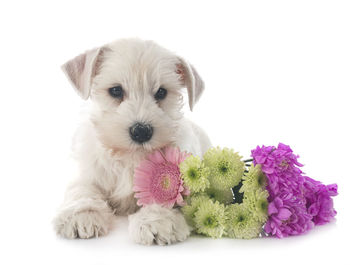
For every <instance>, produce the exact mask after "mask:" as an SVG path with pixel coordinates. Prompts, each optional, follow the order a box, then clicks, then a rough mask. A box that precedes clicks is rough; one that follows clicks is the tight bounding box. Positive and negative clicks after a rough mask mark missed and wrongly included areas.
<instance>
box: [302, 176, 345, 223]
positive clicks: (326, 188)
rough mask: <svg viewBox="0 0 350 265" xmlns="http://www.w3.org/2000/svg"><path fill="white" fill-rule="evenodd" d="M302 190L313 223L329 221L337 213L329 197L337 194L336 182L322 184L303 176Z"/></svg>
mask: <svg viewBox="0 0 350 265" xmlns="http://www.w3.org/2000/svg"><path fill="white" fill-rule="evenodd" d="M304 191H305V198H306V207H307V210H308V213H309V214H310V215H312V217H313V218H312V221H313V222H314V223H315V225H323V224H326V223H329V222H330V221H331V220H332V219H333V217H334V216H335V215H336V214H337V212H336V211H335V210H334V208H333V199H332V198H331V197H332V196H336V195H338V186H337V184H331V185H324V184H322V183H321V182H319V181H316V180H314V179H312V178H309V177H305V182H304Z"/></svg>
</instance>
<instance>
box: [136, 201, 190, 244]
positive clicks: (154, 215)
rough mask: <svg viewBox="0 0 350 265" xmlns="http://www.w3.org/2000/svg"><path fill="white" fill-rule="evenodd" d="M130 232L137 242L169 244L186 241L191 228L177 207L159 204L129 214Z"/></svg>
mask: <svg viewBox="0 0 350 265" xmlns="http://www.w3.org/2000/svg"><path fill="white" fill-rule="evenodd" d="M129 232H130V234H131V236H132V238H133V240H134V241H135V242H136V243H139V244H144V245H151V244H154V243H155V244H158V245H167V244H171V243H175V242H179V241H184V240H185V239H186V238H187V237H188V236H189V235H190V229H189V227H188V225H187V223H186V221H185V219H184V217H183V215H182V214H181V212H180V211H179V210H177V209H167V208H164V207H161V206H159V205H150V206H146V207H143V208H141V209H140V210H139V211H138V212H137V213H135V214H133V215H130V216H129Z"/></svg>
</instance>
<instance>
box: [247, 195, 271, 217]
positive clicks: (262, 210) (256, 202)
mask: <svg viewBox="0 0 350 265" xmlns="http://www.w3.org/2000/svg"><path fill="white" fill-rule="evenodd" d="M267 197H269V193H268V192H267V190H264V191H262V190H261V189H258V190H256V191H251V192H245V193H244V204H245V205H246V206H247V207H248V209H249V210H250V211H251V213H252V217H253V218H254V219H255V220H256V221H258V222H262V223H265V222H266V220H267V217H268V213H267V210H268V209H267V208H268V206H269V202H268V200H267Z"/></svg>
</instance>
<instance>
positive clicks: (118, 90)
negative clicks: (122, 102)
mask: <svg viewBox="0 0 350 265" xmlns="http://www.w3.org/2000/svg"><path fill="white" fill-rule="evenodd" d="M108 92H109V94H110V95H111V96H112V97H114V98H119V99H122V98H123V96H124V92H123V88H122V87H121V86H115V87H111V88H110V89H109V90H108Z"/></svg>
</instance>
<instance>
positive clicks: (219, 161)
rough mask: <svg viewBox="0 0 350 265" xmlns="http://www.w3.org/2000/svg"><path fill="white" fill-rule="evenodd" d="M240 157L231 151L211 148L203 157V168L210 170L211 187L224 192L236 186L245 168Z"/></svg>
mask: <svg viewBox="0 0 350 265" xmlns="http://www.w3.org/2000/svg"><path fill="white" fill-rule="evenodd" d="M241 158H242V157H241V156H239V155H238V153H235V152H234V151H233V150H232V149H228V148H224V149H220V148H219V147H217V148H211V149H209V150H208V151H207V152H206V153H205V154H204V157H203V162H204V165H205V167H208V168H209V170H210V175H209V181H210V185H211V186H212V187H215V188H216V189H218V190H224V189H227V188H232V187H234V186H236V185H237V184H238V183H239V182H240V181H241V179H242V176H243V173H244V170H245V166H244V162H243V161H241Z"/></svg>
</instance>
